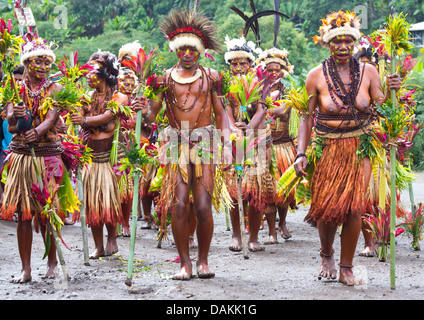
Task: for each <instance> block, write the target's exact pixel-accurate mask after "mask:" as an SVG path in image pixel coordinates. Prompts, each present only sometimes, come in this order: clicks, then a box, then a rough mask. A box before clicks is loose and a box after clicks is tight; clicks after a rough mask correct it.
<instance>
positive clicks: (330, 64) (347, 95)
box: [322, 57, 361, 109]
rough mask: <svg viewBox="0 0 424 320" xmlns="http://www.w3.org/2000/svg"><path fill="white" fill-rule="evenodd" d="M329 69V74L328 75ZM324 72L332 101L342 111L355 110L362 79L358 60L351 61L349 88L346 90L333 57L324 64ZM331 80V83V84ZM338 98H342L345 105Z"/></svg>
mask: <svg viewBox="0 0 424 320" xmlns="http://www.w3.org/2000/svg"><path fill="white" fill-rule="evenodd" d="M327 69H328V73H327ZM322 71H323V74H324V77H325V81H326V82H327V86H328V91H329V93H330V97H331V100H332V101H333V102H334V104H335V105H336V106H337V107H339V108H341V109H349V108H351V109H353V108H354V106H355V101H356V95H357V93H358V91H359V83H360V78H361V70H360V64H359V61H358V59H356V58H353V57H352V59H350V66H349V85H350V86H349V88H348V89H346V88H345V85H344V83H343V81H342V80H341V78H340V74H339V72H338V71H337V67H336V64H335V62H334V59H333V57H330V58H328V59H326V60H324V61H323V62H322ZM330 78H331V82H330ZM336 96H337V97H339V98H340V100H341V101H342V103H343V104H340V103H339V102H338V101H337V100H336Z"/></svg>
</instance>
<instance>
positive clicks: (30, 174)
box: [1, 153, 66, 225]
mask: <svg viewBox="0 0 424 320" xmlns="http://www.w3.org/2000/svg"><path fill="white" fill-rule="evenodd" d="M36 161H37V164H38V167H39V168H40V170H41V171H42V172H43V173H44V174H46V173H47V172H49V173H51V174H53V175H54V178H55V179H47V180H48V181H50V182H52V183H57V184H61V183H62V180H63V174H64V172H65V170H63V168H64V165H63V162H62V159H61V157H60V156H47V157H43V156H40V157H38V156H37V157H36ZM46 163H51V166H56V165H62V170H53V169H52V168H50V169H47V168H46V167H47V165H46ZM5 166H7V168H6V169H7V179H6V183H5V186H4V198H3V203H2V208H1V212H2V216H1V218H2V220H12V219H13V216H14V214H15V212H18V213H20V214H21V220H22V221H28V220H31V219H32V218H33V215H34V217H35V219H34V223H35V224H36V225H37V224H38V222H39V219H38V217H39V214H40V213H41V212H42V211H43V207H42V205H41V204H40V202H39V201H37V200H36V199H34V198H33V197H32V191H31V186H32V184H37V183H38V180H37V174H36V172H35V167H34V164H33V161H32V156H30V155H25V154H20V153H12V154H11V155H10V158H9V159H8V162H7V163H5ZM54 206H55V207H56V208H58V212H57V214H58V216H59V217H61V218H62V219H63V218H64V217H65V215H66V212H65V213H64V212H63V211H62V210H61V206H60V203H59V199H58V196H57V195H56V197H55V198H54Z"/></svg>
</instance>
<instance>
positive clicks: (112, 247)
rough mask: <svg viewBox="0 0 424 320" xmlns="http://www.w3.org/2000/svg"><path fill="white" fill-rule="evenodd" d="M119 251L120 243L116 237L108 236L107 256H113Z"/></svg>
mask: <svg viewBox="0 0 424 320" xmlns="http://www.w3.org/2000/svg"><path fill="white" fill-rule="evenodd" d="M117 252H118V244H117V243H116V238H115V237H108V240H107V244H106V250H105V256H111V255H113V254H115V253H117Z"/></svg>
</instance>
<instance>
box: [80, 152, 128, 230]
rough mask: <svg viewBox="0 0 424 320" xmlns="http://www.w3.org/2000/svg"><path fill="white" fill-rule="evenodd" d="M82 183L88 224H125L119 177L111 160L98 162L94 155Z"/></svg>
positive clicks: (83, 175) (83, 173)
mask: <svg viewBox="0 0 424 320" xmlns="http://www.w3.org/2000/svg"><path fill="white" fill-rule="evenodd" d="M106 153H107V152H106ZM109 154H110V152H109ZM93 155H94V154H93ZM82 185H83V189H84V205H85V213H86V216H87V225H88V226H97V227H98V226H101V225H102V224H111V225H117V224H118V223H119V224H124V220H123V216H122V209H121V193H120V190H119V183H118V178H117V176H116V174H115V172H114V170H113V169H112V165H111V164H110V162H108V161H107V162H103V161H102V162H96V161H95V159H94V157H93V163H92V164H91V165H87V166H85V167H84V169H83V171H82Z"/></svg>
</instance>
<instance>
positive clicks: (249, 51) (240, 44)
mask: <svg viewBox="0 0 424 320" xmlns="http://www.w3.org/2000/svg"><path fill="white" fill-rule="evenodd" d="M225 45H226V46H227V52H226V53H225V55H224V58H225V62H226V63H228V64H229V63H230V61H231V60H233V59H236V58H247V59H249V60H250V62H254V61H255V59H256V58H255V54H259V53H260V52H261V51H262V50H261V49H260V48H256V45H255V44H254V43H253V42H252V41H246V38H245V37H243V36H242V37H241V38H234V39H231V40H230V38H229V37H228V35H227V36H226V37H225Z"/></svg>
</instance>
